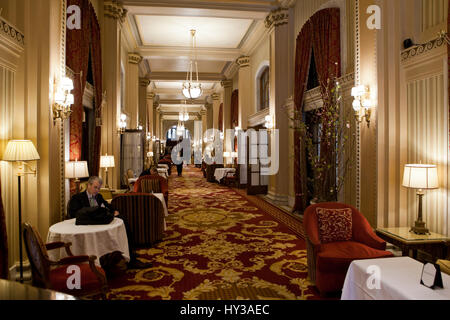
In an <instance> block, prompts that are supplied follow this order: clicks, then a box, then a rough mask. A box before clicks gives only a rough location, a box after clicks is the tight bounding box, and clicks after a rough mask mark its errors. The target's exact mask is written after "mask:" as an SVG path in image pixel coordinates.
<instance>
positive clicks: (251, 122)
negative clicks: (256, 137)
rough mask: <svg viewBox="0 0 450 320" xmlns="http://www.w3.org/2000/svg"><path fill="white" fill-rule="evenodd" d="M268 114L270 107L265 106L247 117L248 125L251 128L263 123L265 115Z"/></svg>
mask: <svg viewBox="0 0 450 320" xmlns="http://www.w3.org/2000/svg"><path fill="white" fill-rule="evenodd" d="M268 115H270V108H266V109H264V110H261V111H258V112H257V113H255V114H252V115H251V116H250V117H248V127H249V128H252V127H256V126H259V125H262V124H264V123H265V122H266V116H268Z"/></svg>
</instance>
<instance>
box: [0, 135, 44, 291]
mask: <svg viewBox="0 0 450 320" xmlns="http://www.w3.org/2000/svg"><path fill="white" fill-rule="evenodd" d="M39 159H40V157H39V153H38V152H37V150H36V148H35V147H34V144H33V142H31V141H30V140H11V141H9V142H8V144H7V146H6V150H5V153H4V154H3V160H5V161H10V162H18V163H19V164H20V165H19V171H18V172H17V181H18V190H19V197H18V198H19V256H20V257H19V259H20V261H19V263H20V279H19V281H20V282H21V283H23V261H22V260H23V259H22V256H23V255H22V196H21V189H22V188H21V184H20V182H21V180H20V177H22V176H24V175H26V174H34V175H36V169H33V168H31V166H30V165H29V164H28V163H26V162H25V161H33V160H39ZM25 166H27V167H28V168H29V169H30V171H28V172H27V171H25V168H24V167H25Z"/></svg>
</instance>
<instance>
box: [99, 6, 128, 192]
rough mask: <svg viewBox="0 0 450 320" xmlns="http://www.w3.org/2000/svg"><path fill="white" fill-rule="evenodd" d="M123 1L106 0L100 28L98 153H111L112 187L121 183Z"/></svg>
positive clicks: (116, 186) (110, 172) (110, 173)
mask: <svg viewBox="0 0 450 320" xmlns="http://www.w3.org/2000/svg"><path fill="white" fill-rule="evenodd" d="M126 12H127V11H126V9H124V8H123V6H122V5H120V4H118V3H116V2H112V1H105V3H104V15H105V17H104V20H103V29H102V31H103V32H102V41H103V46H102V52H103V89H104V90H105V91H106V100H107V103H106V106H105V107H104V109H103V112H102V119H103V120H102V122H103V125H102V144H101V150H102V151H101V154H105V153H108V154H109V155H113V156H114V158H115V162H116V168H114V169H113V170H108V171H109V175H110V176H109V178H110V179H109V181H111V182H110V185H111V187H112V188H119V187H120V135H119V134H118V133H117V129H118V126H119V120H120V111H121V110H120V108H121V106H120V99H121V96H120V46H121V45H120V42H121V41H120V29H121V28H122V23H123V22H124V19H125V16H126Z"/></svg>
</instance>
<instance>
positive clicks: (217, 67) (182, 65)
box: [147, 57, 226, 73]
mask: <svg viewBox="0 0 450 320" xmlns="http://www.w3.org/2000/svg"><path fill="white" fill-rule="evenodd" d="M147 61H148V63H149V65H150V70H152V72H186V70H187V69H188V67H189V61H190V60H189V59H187V58H181V57H180V58H178V59H173V58H162V59H160V58H150V59H147ZM225 65H226V62H225V61H201V60H197V68H198V72H200V73H221V72H222V71H223V69H224V67H225ZM193 67H194V70H195V66H193Z"/></svg>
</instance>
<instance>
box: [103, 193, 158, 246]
mask: <svg viewBox="0 0 450 320" xmlns="http://www.w3.org/2000/svg"><path fill="white" fill-rule="evenodd" d="M111 204H112V206H113V207H114V208H115V209H116V210H118V211H119V212H120V214H121V215H123V216H125V217H126V219H127V221H128V223H129V227H130V229H131V231H132V233H133V236H134V242H135V244H136V245H138V246H144V245H151V244H153V243H155V242H157V241H160V240H162V238H163V231H164V208H163V205H162V203H161V201H160V200H159V199H158V198H157V197H156V196H154V195H152V194H149V193H125V194H120V195H118V196H116V197H114V199H113V200H112V202H111Z"/></svg>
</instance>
